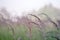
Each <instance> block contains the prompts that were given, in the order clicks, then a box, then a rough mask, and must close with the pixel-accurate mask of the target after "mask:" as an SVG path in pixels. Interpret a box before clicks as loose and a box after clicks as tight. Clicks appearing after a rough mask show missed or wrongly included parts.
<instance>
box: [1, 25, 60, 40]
mask: <svg viewBox="0 0 60 40" xmlns="http://www.w3.org/2000/svg"><path fill="white" fill-rule="evenodd" d="M57 32H58V31H54V30H52V31H47V30H46V33H47V34H45V35H47V37H43V33H42V32H41V31H39V30H38V28H36V27H32V31H31V35H32V36H30V32H29V29H28V28H27V27H25V26H23V25H21V26H16V27H14V33H13V31H12V30H11V28H10V29H9V28H8V26H4V27H0V40H57V39H55V38H51V36H56V34H57ZM59 35H60V34H59Z"/></svg>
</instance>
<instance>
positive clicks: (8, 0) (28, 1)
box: [0, 0, 60, 15]
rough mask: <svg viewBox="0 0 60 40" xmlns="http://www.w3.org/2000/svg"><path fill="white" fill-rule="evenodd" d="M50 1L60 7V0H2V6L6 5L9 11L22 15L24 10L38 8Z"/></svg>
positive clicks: (0, 1) (0, 0) (0, 3)
mask: <svg viewBox="0 0 60 40" xmlns="http://www.w3.org/2000/svg"><path fill="white" fill-rule="evenodd" d="M49 3H52V4H53V5H54V6H55V7H59V8H60V0H0V7H6V8H7V9H8V10H9V11H11V12H16V13H17V15H19V14H20V15H22V13H21V12H23V11H27V10H32V9H35V10H38V9H39V8H41V7H43V6H44V5H45V4H49ZM14 14H15V13H13V15H14Z"/></svg>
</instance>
